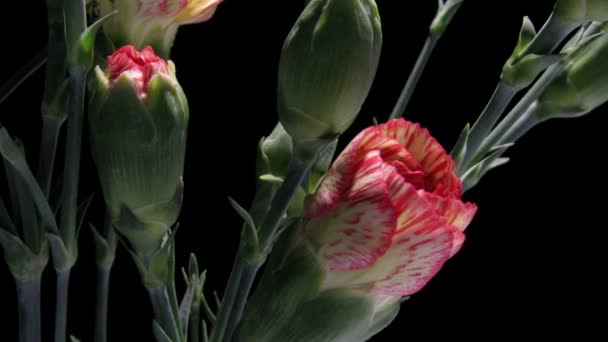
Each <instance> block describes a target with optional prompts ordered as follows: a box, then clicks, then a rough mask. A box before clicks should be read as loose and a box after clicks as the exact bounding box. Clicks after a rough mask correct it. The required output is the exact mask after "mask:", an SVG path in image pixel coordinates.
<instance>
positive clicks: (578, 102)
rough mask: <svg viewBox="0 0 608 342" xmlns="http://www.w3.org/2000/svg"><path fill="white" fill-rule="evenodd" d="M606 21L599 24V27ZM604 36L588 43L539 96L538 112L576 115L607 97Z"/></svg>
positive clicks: (607, 53)
mask: <svg viewBox="0 0 608 342" xmlns="http://www.w3.org/2000/svg"><path fill="white" fill-rule="evenodd" d="M607 26H608V25H607V24H603V25H602V26H601V29H606V27H607ZM607 60H608V36H606V35H603V36H601V37H599V38H596V39H595V40H594V41H592V42H590V43H589V46H588V47H587V48H586V49H585V50H584V51H583V52H581V53H580V55H578V56H577V57H575V58H574V60H573V61H572V62H571V63H570V64H569V65H568V66H567V67H566V69H565V70H564V71H563V72H562V74H561V75H560V76H559V77H558V78H557V79H555V80H554V81H553V82H552V83H551V84H550V85H549V86H548V87H547V89H546V90H545V91H544V93H543V94H542V95H541V96H540V98H539V101H538V105H539V109H538V115H539V116H540V117H541V118H542V119H548V118H552V117H577V116H581V115H584V114H587V113H589V112H590V111H592V110H593V109H595V108H597V107H599V106H601V105H602V104H604V103H605V102H606V101H608V63H606V61H607Z"/></svg>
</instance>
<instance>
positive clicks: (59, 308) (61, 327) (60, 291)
mask: <svg viewBox="0 0 608 342" xmlns="http://www.w3.org/2000/svg"><path fill="white" fill-rule="evenodd" d="M70 272H71V269H70V268H68V269H66V270H63V271H58V272H57V289H56V296H55V300H56V302H55V342H65V341H66V336H67V335H66V328H67V322H68V319H67V318H68V317H67V316H68V288H69V284H70Z"/></svg>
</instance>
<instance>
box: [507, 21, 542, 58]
mask: <svg viewBox="0 0 608 342" xmlns="http://www.w3.org/2000/svg"><path fill="white" fill-rule="evenodd" d="M534 37H536V28H534V24H533V23H532V21H531V20H530V18H528V17H524V21H523V23H522V25H521V29H520V31H519V40H518V41H517V45H516V46H515V50H514V51H513V54H512V56H511V58H512V59H514V60H515V59H519V58H520V57H522V56H520V55H521V53H522V52H524V51H525V50H526V49H527V48H528V46H529V45H530V43H531V42H532V41H533V40H534Z"/></svg>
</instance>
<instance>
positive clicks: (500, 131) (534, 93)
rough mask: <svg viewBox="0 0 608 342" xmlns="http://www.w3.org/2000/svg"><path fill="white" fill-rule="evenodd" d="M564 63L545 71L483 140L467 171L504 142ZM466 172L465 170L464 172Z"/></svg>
mask: <svg viewBox="0 0 608 342" xmlns="http://www.w3.org/2000/svg"><path fill="white" fill-rule="evenodd" d="M564 66H565V62H563V61H562V62H560V63H558V64H556V65H554V66H552V67H550V68H549V69H547V71H545V73H544V74H543V75H542V76H541V77H540V79H539V80H538V81H537V82H536V83H535V84H534V86H533V87H532V88H531V89H530V91H528V93H527V94H526V95H525V96H524V97H523V98H522V99H521V100H520V101H519V103H518V104H517V105H516V106H515V107H514V108H513V109H512V110H511V112H510V113H509V114H507V116H506V117H505V118H504V119H503V120H502V121H501V122H500V124H498V126H496V128H495V129H494V130H493V131H492V132H491V133H490V134H489V135H488V136H487V138H486V139H484V141H483V143H482V144H481V146H480V147H479V149H477V151H475V154H474V156H473V158H471V162H470V163H469V164H468V165H467V169H468V168H470V167H472V166H474V165H475V164H476V163H478V162H479V161H480V160H481V159H483V158H484V156H485V155H486V154H487V153H488V152H489V151H490V150H491V149H492V148H493V147H494V146H496V145H497V144H498V142H500V141H501V140H504V139H503V138H504V136H505V134H506V133H507V132H508V131H509V130H510V129H511V128H512V127H513V125H514V124H515V123H516V122H517V121H518V120H519V119H520V117H521V116H522V115H523V114H525V113H526V111H528V108H530V106H531V105H532V104H533V103H534V102H535V101H536V100H537V99H538V98H539V97H540V95H541V94H542V92H543V91H544V90H545V88H546V87H547V86H548V85H549V84H550V83H551V81H553V80H554V79H555V78H556V77H557V76H558V75H559V73H560V72H561V71H562V70H563V68H564ZM465 171H466V170H465Z"/></svg>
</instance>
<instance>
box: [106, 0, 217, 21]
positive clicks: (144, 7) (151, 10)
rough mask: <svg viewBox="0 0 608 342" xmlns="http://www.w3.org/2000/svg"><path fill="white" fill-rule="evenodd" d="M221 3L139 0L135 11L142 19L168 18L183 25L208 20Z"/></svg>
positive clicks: (192, 0) (189, 0)
mask: <svg viewBox="0 0 608 342" xmlns="http://www.w3.org/2000/svg"><path fill="white" fill-rule="evenodd" d="M116 1H121V0H116ZM122 1H125V0H122ZM221 2H222V0H139V1H138V2H137V4H138V6H137V9H138V12H139V13H140V14H141V15H142V16H144V17H147V18H158V17H170V18H172V22H173V23H176V24H178V25H185V24H192V23H201V22H204V21H206V20H209V19H210V18H211V17H212V16H213V14H214V13H215V10H216V8H217V6H218V5H219V4H220V3H221Z"/></svg>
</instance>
